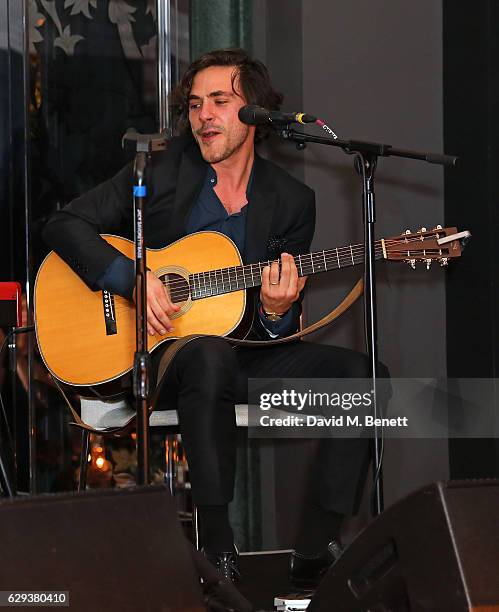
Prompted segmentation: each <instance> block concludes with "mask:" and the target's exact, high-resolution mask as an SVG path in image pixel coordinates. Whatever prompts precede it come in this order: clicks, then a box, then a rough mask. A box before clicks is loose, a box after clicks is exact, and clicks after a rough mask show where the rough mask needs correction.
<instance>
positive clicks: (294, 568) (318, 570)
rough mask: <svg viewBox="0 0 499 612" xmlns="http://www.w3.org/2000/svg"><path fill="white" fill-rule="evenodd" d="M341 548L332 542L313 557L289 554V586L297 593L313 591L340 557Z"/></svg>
mask: <svg viewBox="0 0 499 612" xmlns="http://www.w3.org/2000/svg"><path fill="white" fill-rule="evenodd" d="M342 552H343V548H342V546H341V544H340V543H339V542H337V541H336V540H333V541H332V542H330V543H329V544H328V546H327V548H326V549H325V550H324V551H322V552H321V553H319V554H317V555H314V556H311V557H309V556H305V555H301V554H300V553H297V552H295V551H294V552H292V553H291V564H290V573H289V579H290V582H291V586H292V587H293V588H294V589H296V590H298V591H313V590H315V589H316V588H317V586H318V584H319V582H320V581H321V580H322V578H323V577H324V575H325V573H326V572H327V571H328V569H329V568H330V567H331V566H332V565H333V563H336V561H337V560H338V559H339V558H340V557H341V553H342Z"/></svg>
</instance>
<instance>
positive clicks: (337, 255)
mask: <svg viewBox="0 0 499 612" xmlns="http://www.w3.org/2000/svg"><path fill="white" fill-rule="evenodd" d="M336 259H337V260H338V268H341V265H340V256H339V254H338V247H336Z"/></svg>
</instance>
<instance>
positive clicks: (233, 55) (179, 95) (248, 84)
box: [172, 49, 283, 143]
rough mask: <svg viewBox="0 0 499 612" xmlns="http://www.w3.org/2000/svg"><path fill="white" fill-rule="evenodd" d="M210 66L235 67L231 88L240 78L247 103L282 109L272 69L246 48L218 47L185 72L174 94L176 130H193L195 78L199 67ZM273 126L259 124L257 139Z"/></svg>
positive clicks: (271, 108) (256, 133)
mask: <svg viewBox="0 0 499 612" xmlns="http://www.w3.org/2000/svg"><path fill="white" fill-rule="evenodd" d="M210 66H233V67H234V71H233V73H232V90H233V91H234V93H237V92H236V90H235V89H234V82H235V79H236V77H239V85H240V88H241V93H242V95H243V96H244V99H245V100H246V103H247V104H257V105H258V106H263V107H264V108H266V109H268V110H279V108H280V106H281V104H282V100H283V96H282V94H280V93H278V92H277V91H275V90H274V88H273V87H272V84H271V82H270V76H269V72H268V70H267V67H266V66H265V64H263V63H262V62H260V61H259V60H254V59H251V57H250V56H249V55H248V54H247V53H246V51H244V49H217V50H216V51H209V52H208V53H205V54H204V55H202V56H201V57H199V58H198V59H197V60H195V61H194V62H192V64H191V65H190V66H189V68H187V70H186V71H185V73H184V75H183V77H182V79H181V81H180V83H179V84H178V85H177V86H176V87H175V89H174V90H173V94H172V101H173V109H174V115H175V116H176V118H177V126H176V127H177V131H178V132H180V133H185V132H190V131H191V129H190V124H189V95H190V93H191V89H192V83H193V81H194V77H195V76H196V74H197V73H198V72H199V71H200V70H204V69H205V68H209V67H210ZM271 129H272V128H270V126H266V125H258V126H257V127H256V132H255V142H256V143H258V142H260V141H261V140H263V139H264V138H266V137H267V136H268V134H269V132H270V131H271Z"/></svg>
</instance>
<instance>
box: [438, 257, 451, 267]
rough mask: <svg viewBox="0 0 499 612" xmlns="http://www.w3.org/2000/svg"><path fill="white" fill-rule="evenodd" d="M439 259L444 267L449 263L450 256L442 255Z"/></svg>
mask: <svg viewBox="0 0 499 612" xmlns="http://www.w3.org/2000/svg"><path fill="white" fill-rule="evenodd" d="M439 261H440V265H441V266H442V267H444V266H448V265H449V258H448V257H442V258H441V259H439Z"/></svg>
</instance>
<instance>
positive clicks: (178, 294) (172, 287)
mask: <svg viewBox="0 0 499 612" xmlns="http://www.w3.org/2000/svg"><path fill="white" fill-rule="evenodd" d="M158 278H159V280H160V281H161V282H162V283H163V285H164V286H165V287H166V290H167V291H168V293H169V294H170V298H171V301H172V302H173V303H174V304H179V303H181V302H186V301H187V300H188V299H189V297H190V293H189V283H188V282H187V280H186V279H185V278H184V277H183V276H181V275H180V274H175V273H168V274H162V275H161V276H159V277H158Z"/></svg>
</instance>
